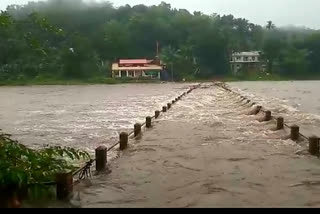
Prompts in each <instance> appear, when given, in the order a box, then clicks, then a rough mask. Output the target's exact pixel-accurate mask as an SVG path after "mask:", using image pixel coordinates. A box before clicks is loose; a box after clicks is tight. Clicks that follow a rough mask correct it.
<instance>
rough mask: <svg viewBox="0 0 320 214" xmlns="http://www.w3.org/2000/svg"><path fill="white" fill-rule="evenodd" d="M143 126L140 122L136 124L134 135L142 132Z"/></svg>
mask: <svg viewBox="0 0 320 214" xmlns="http://www.w3.org/2000/svg"><path fill="white" fill-rule="evenodd" d="M141 127H142V126H141V124H140V123H136V124H135V125H134V137H137V136H138V135H139V134H140V133H141Z"/></svg>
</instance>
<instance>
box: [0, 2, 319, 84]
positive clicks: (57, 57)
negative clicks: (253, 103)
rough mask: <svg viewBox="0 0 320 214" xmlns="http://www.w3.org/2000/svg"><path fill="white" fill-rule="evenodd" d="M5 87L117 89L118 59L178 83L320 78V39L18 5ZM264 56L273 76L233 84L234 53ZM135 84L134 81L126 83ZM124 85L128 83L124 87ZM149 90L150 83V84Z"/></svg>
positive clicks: (161, 17) (5, 22) (291, 31)
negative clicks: (144, 63) (140, 63)
mask: <svg viewBox="0 0 320 214" xmlns="http://www.w3.org/2000/svg"><path fill="white" fill-rule="evenodd" d="M0 38H1V40H0V48H1V52H0V84H1V85H15V84H18V85H23V84H88V83H103V84H114V83H118V82H119V81H115V80H110V79H108V77H110V65H111V63H112V62H113V61H115V60H116V59H119V58H154V57H155V55H156V43H157V42H159V44H160V58H161V59H162V61H163V62H165V63H166V64H167V66H168V68H167V69H168V76H169V77H170V78H169V79H171V69H172V68H173V70H174V72H173V77H174V79H175V80H177V81H179V80H182V79H186V80H203V79H207V80H208V79H213V78H215V77H217V76H219V77H224V78H226V77H228V78H229V77H231V78H234V79H249V80H251V79H252V80H253V79H261V78H262V79H270V78H274V79H295V78H296V77H299V78H300V77H308V78H309V77H312V78H318V77H319V73H320V32H319V31H316V30H311V29H305V28H296V27H287V28H277V27H276V25H275V24H274V23H273V22H272V21H269V22H267V23H266V26H264V27H263V26H259V25H255V24H253V23H250V22H248V20H245V19H241V18H235V17H233V16H232V15H228V16H220V15H218V14H212V15H205V14H202V13H201V12H194V13H193V14H191V13H189V12H188V11H187V10H183V9H180V10H177V9H173V8H171V6H170V4H166V3H164V2H162V3H161V4H160V5H158V6H150V7H147V6H144V5H137V6H134V7H131V6H129V5H125V6H122V7H119V8H114V7H113V6H112V4H111V3H108V2H107V3H106V2H103V3H86V2H84V1H82V0H48V1H45V2H29V3H28V4H27V5H25V6H18V5H12V6H9V7H8V8H7V10H6V11H2V12H1V14H0ZM251 50H261V51H262V52H263V59H264V61H265V62H266V64H267V72H266V73H269V75H262V76H259V77H254V76H252V75H245V76H242V77H232V74H231V72H230V65H229V57H230V54H231V53H232V51H251ZM123 81H124V82H128V80H123ZM120 82H122V80H121V81H120ZM143 82H145V81H143Z"/></svg>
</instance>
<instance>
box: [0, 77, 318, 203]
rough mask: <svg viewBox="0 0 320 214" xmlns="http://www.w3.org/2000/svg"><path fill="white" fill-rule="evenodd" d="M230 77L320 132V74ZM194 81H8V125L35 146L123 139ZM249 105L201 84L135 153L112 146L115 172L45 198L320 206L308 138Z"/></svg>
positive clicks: (3, 94) (4, 122) (305, 128)
mask: <svg viewBox="0 0 320 214" xmlns="http://www.w3.org/2000/svg"><path fill="white" fill-rule="evenodd" d="M208 85H210V84H208ZM229 85H230V86H231V87H232V88H233V89H234V90H235V91H238V92H240V93H241V94H243V95H245V96H247V97H248V98H250V99H251V100H252V101H253V102H256V103H257V104H259V105H262V106H263V107H264V108H266V109H270V110H271V111H272V113H273V115H275V116H283V117H284V119H285V121H286V122H287V123H288V124H289V125H292V124H298V125H300V126H301V132H302V133H304V134H306V135H311V134H312V133H316V134H319V135H320V133H319V129H318V127H319V125H320V121H319V109H318V107H317V106H319V105H320V99H319V98H317V96H318V94H317V90H318V88H319V82H316V81H314V82H293V83H292V82H277V83H273V82H239V83H230V84H229ZM189 87H190V84H145V85H115V86H104V85H97V86H36V87H2V88H0V98H1V100H2V102H1V104H0V112H1V114H0V119H1V123H0V127H1V128H2V129H3V130H4V131H5V132H8V133H11V134H13V136H14V138H16V139H19V140H20V141H21V142H22V143H24V144H26V145H29V146H32V147H39V146H42V145H44V144H49V145H63V146H72V147H76V148H82V149H87V150H88V151H90V152H92V151H94V149H95V148H96V147H97V146H99V145H106V146H110V145H112V144H113V143H115V142H116V141H117V140H118V134H119V133H120V132H121V131H129V130H132V128H133V125H134V124H135V123H136V122H144V120H145V117H146V116H152V115H154V111H155V110H160V109H161V107H162V106H163V105H165V104H166V103H168V102H170V101H171V100H173V99H174V98H175V97H177V96H178V95H180V94H181V93H182V92H184V91H186V90H187V88H189ZM310 95H311V96H310ZM306 96H309V98H306ZM310 100H312V102H309V101H310ZM249 109H250V105H244V103H241V102H239V99H238V98H237V97H236V96H233V95H231V94H228V93H226V91H224V90H221V89H219V88H217V87H203V88H201V89H197V90H195V91H194V92H192V93H191V94H189V95H188V96H187V97H185V98H183V99H182V100H181V101H179V102H178V103H177V104H175V105H174V106H173V108H172V109H171V110H170V111H169V112H168V113H166V114H162V115H161V117H160V118H159V119H158V120H157V121H156V122H155V123H154V128H152V129H151V130H149V131H145V132H144V134H143V136H142V139H140V140H137V141H133V140H132V141H131V142H130V146H129V149H128V150H127V151H125V153H121V152H118V151H116V150H115V151H113V152H111V153H108V157H109V158H114V157H116V156H122V157H121V158H120V159H117V160H115V161H114V162H112V164H111V168H112V170H113V172H112V173H111V174H110V175H109V176H106V175H102V176H98V177H94V178H93V179H92V180H90V182H88V181H87V182H88V183H87V182H83V183H82V184H81V185H79V186H77V187H76V188H75V195H74V198H73V200H72V201H71V205H70V204H56V203H53V205H44V204H42V203H41V206H67V207H68V206H80V207H154V206H160V207H190V206H191V207H197V206H198V207H202V206H204V207H216V206H218V207H219V206H220V207H221V206H227V207H229V206H231V207H234V206H253V207H255V206H259V205H261V206H267V207H268V206H269V207H270V206H286V205H287V206H298V207H301V206H302V207H306V206H307V207H309V206H319V204H320V203H319V202H318V200H317V198H318V195H319V191H320V189H319V185H318V182H316V181H317V180H319V173H318V171H319V167H318V165H319V164H318V160H317V159H316V158H314V157H311V156H307V155H306V153H303V155H296V154H295V153H296V152H297V151H300V150H303V149H305V148H306V141H301V142H299V143H296V142H293V141H291V140H288V139H286V138H285V136H287V135H288V130H281V131H277V132H274V131H271V128H272V127H274V125H275V124H274V122H263V123H260V122H258V121H257V118H259V117H262V116H263V115H262V114H260V115H256V116H248V115H246V113H247V112H248V111H249ZM310 186H312V189H311V188H310ZM191 193H192V194H191ZM266 195H267V196H266Z"/></svg>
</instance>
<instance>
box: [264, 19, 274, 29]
mask: <svg viewBox="0 0 320 214" xmlns="http://www.w3.org/2000/svg"><path fill="white" fill-rule="evenodd" d="M266 28H267V29H268V30H274V29H275V28H276V26H275V24H273V22H272V21H268V22H267V26H266Z"/></svg>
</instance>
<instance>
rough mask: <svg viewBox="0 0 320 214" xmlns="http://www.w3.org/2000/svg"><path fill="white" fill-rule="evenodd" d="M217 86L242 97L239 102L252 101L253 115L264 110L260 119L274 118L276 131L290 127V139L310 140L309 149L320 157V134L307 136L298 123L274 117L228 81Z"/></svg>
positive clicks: (262, 120) (266, 120) (247, 102)
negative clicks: (236, 90) (286, 121)
mask: <svg viewBox="0 0 320 214" xmlns="http://www.w3.org/2000/svg"><path fill="white" fill-rule="evenodd" d="M215 85H216V86H218V87H220V88H222V89H224V90H225V91H227V92H228V93H231V94H234V95H236V96H237V97H239V98H241V99H240V100H239V102H244V101H245V104H243V105H242V106H245V105H247V104H250V103H251V106H255V108H254V110H253V111H252V112H251V114H252V115H257V114H259V113H260V112H263V113H264V114H265V116H264V118H262V119H261V120H260V122H268V121H271V120H274V121H275V122H276V124H277V126H276V128H275V129H274V131H277V130H282V129H284V128H288V129H290V136H288V137H287V138H288V139H291V140H293V141H296V142H299V141H300V140H301V139H305V140H306V141H308V142H309V148H308V151H309V153H310V154H311V155H314V156H317V157H318V158H319V157H320V149H319V148H320V147H319V143H320V138H319V137H318V136H315V135H313V136H310V137H306V135H304V134H302V133H301V132H300V127H299V126H297V125H292V126H289V125H288V124H286V123H285V122H284V118H283V117H277V118H276V117H273V116H272V112H271V111H269V110H267V109H265V108H264V107H262V106H260V105H257V104H256V103H255V102H252V100H250V99H249V98H247V97H245V96H243V95H241V94H240V93H238V92H235V91H233V90H232V89H230V87H228V86H227V84H226V83H223V82H217V83H215Z"/></svg>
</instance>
